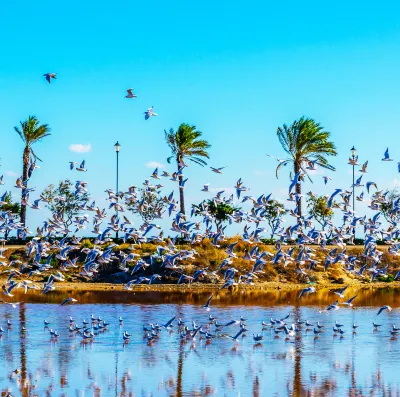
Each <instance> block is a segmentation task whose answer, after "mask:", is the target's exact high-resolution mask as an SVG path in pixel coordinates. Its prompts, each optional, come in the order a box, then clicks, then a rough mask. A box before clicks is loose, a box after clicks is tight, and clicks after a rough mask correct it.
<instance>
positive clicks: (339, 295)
mask: <svg viewBox="0 0 400 397" xmlns="http://www.w3.org/2000/svg"><path fill="white" fill-rule="evenodd" d="M346 289H347V286H346V287H343V288H342V289H340V290H339V291H333V293H334V294H335V295H337V296H338V297H339V298H342V299H343V298H344V295H343V292H344V291H346Z"/></svg>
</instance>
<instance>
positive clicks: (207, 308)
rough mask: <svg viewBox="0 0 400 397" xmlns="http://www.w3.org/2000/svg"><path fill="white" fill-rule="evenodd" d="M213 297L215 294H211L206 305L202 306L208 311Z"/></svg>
mask: <svg viewBox="0 0 400 397" xmlns="http://www.w3.org/2000/svg"><path fill="white" fill-rule="evenodd" d="M212 297H213V296H212V295H211V296H210V297H209V298H208V299H207V302H206V304H205V305H204V306H202V308H204V309H206V311H207V312H209V311H210V302H211V299H212Z"/></svg>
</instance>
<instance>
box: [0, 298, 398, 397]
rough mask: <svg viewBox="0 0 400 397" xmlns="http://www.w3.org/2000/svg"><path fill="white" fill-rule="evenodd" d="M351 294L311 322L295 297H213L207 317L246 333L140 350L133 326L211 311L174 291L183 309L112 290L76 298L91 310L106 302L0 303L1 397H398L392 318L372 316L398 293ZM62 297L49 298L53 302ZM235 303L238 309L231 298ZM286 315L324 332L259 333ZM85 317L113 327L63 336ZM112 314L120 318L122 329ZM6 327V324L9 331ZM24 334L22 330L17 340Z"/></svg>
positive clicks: (172, 337) (143, 345)
mask: <svg viewBox="0 0 400 397" xmlns="http://www.w3.org/2000/svg"><path fill="white" fill-rule="evenodd" d="M358 293H359V296H358V297H357V301H358V303H359V305H358V306H356V307H355V308H354V309H347V308H342V309H340V310H338V311H336V312H333V313H329V314H321V313H319V311H318V308H317V307H315V306H298V305H293V304H291V302H296V303H298V301H297V300H295V299H294V297H295V295H294V293H282V292H279V291H277V292H276V293H271V292H268V293H263V294H260V295H261V297H257V296H256V294H253V293H250V294H249V293H246V294H241V295H240V296H237V294H235V295H232V294H230V293H227V294H226V293H225V294H224V295H222V294H221V295H220V298H219V299H216V301H215V302H214V301H213V303H214V305H213V307H212V310H211V313H212V314H213V316H215V317H216V318H217V319H218V321H220V322H225V321H228V320H231V319H239V317H240V316H241V315H243V316H244V317H246V318H247V321H246V324H247V328H248V330H249V331H248V332H247V336H246V337H244V338H243V339H240V340H239V343H238V344H237V345H235V344H234V343H233V341H232V340H230V339H228V338H224V337H220V338H217V339H214V340H212V341H211V342H209V341H206V340H203V339H198V340H196V341H195V342H192V341H181V340H180V339H179V336H178V333H177V332H176V329H175V331H174V332H168V331H166V330H163V331H162V333H161V338H160V340H158V341H156V342H155V343H153V344H151V345H149V344H148V343H147V341H146V340H145V338H144V337H143V330H142V326H143V324H147V323H148V322H159V323H164V322H165V321H167V320H168V319H169V318H171V317H172V316H174V315H177V316H178V317H182V318H183V319H184V320H185V323H186V324H187V325H188V326H191V321H192V320H195V321H196V322H197V323H198V324H205V323H207V322H208V313H207V312H205V311H203V309H201V307H200V303H203V302H204V299H203V298H204V296H200V297H199V296H196V297H195V296H192V298H191V299H192V302H193V300H195V302H197V303H195V304H188V303H186V302H188V300H187V299H183V297H184V296H185V295H184V294H179V296H180V299H182V303H184V304H182V303H179V302H176V301H175V303H167V304H165V303H160V301H162V299H163V298H164V297H165V295H164V296H163V295H162V293H158V294H156V296H154V297H153V300H152V301H151V304H144V303H133V304H114V303H112V302H111V303H110V300H111V301H112V299H113V298H111V296H110V295H109V293H104V292H102V293H95V294H94V293H91V294H84V295H82V296H79V300H80V302H88V301H89V302H94V300H95V297H97V298H98V299H100V300H101V301H102V302H109V303H102V304H94V303H87V304H84V303H81V304H79V305H74V306H66V307H60V306H58V305H52V304H43V303H24V304H21V305H20V306H19V307H18V308H17V309H12V307H10V306H9V305H0V326H2V327H3V328H4V333H3V335H2V336H1V337H0V391H1V396H6V395H7V393H8V392H9V393H11V395H12V396H66V397H67V396H68V397H69V396H268V395H278V396H282V395H290V396H322V395H324V396H345V395H348V396H361V395H367V394H368V395H399V394H400V380H399V378H398V375H397V368H398V365H399V361H400V354H399V353H400V341H399V340H398V338H397V337H396V336H394V337H392V335H391V334H390V329H391V327H392V324H396V322H397V321H398V315H397V312H398V310H396V309H395V310H393V311H392V312H390V313H383V314H382V315H380V316H379V317H378V318H377V317H376V313H377V308H376V307H372V306H373V305H377V306H380V305H381V304H390V305H391V306H393V307H396V302H397V301H398V300H399V299H400V293H398V292H397V291H390V290H386V291H385V290H378V291H375V292H373V293H371V291H367V290H365V291H364V290H363V291H358ZM122 294H123V295H128V296H129V299H139V300H141V299H144V297H143V296H142V295H141V293H137V294H136V295H135V296H134V297H132V296H131V294H126V293H125V294H124V293H122ZM295 294H296V295H297V292H296V293H295ZM61 295H62V294H61ZM61 295H57V294H55V295H49V296H48V297H47V298H51V297H53V298H51V299H54V301H55V302H59V301H60V299H61V298H62V296H61ZM173 295H174V296H175V299H176V298H177V297H176V295H175V294H173ZM186 295H189V294H186ZM348 295H349V296H351V295H352V291H349V293H348ZM207 296H208V294H206V295H205V297H207ZM236 296H237V300H236V301H232V302H230V301H229V300H233V299H234V298H236ZM332 297H333V299H332ZM167 299H171V300H172V298H171V297H169V298H167ZM334 299H335V295H333V294H332V293H329V292H326V291H325V292H324V293H322V294H315V296H313V295H310V296H309V297H307V298H306V299H304V303H306V302H311V303H312V305H320V306H322V307H324V306H325V305H326V303H328V302H330V301H332V300H334ZM197 300H198V301H197ZM285 301H286V305H285ZM278 302H279V303H278ZM288 302H289V303H288ZM397 306H399V305H397ZM288 313H290V314H291V317H290V319H289V320H288V321H289V323H292V322H297V321H300V320H301V321H304V320H306V319H307V320H308V321H309V322H311V323H316V322H317V321H320V322H321V323H322V324H323V325H325V332H324V333H323V334H321V335H320V336H319V337H317V338H316V337H315V335H314V332H313V330H312V328H310V329H309V330H307V329H306V327H305V326H304V325H303V327H302V329H301V331H300V332H298V333H297V334H296V337H295V338H292V339H291V340H286V339H285V337H284V336H283V335H282V334H276V333H275V331H274V330H272V329H270V328H267V329H264V330H263V331H262V327H261V321H263V320H264V321H269V319H270V318H271V317H272V318H282V317H284V316H285V315H286V314H288ZM92 314H93V315H94V316H96V317H97V316H101V317H102V318H103V319H105V320H106V321H108V322H110V323H111V325H110V327H109V329H108V330H106V331H99V332H96V336H95V339H94V340H93V341H86V342H84V341H83V340H82V337H80V336H79V335H76V334H75V333H71V332H69V329H68V328H69V318H70V317H73V318H74V319H75V320H76V321H77V323H78V324H79V325H81V324H82V321H83V320H84V319H86V320H89V319H90V317H91V315H92ZM119 316H121V317H123V319H124V324H123V325H122V326H120V325H119V323H118V318H119ZM44 319H47V320H48V321H50V325H49V327H50V328H53V329H54V330H56V331H58V332H59V333H60V337H59V339H58V340H50V335H49V330H48V329H45V328H44V324H43V321H44ZM7 320H10V322H11V323H12V326H11V327H7ZM336 320H337V321H339V322H341V323H342V324H344V327H343V329H344V330H345V331H346V333H345V334H344V336H343V337H340V336H334V335H333V332H332V325H333V324H334V322H335V321H336ZM373 321H375V322H379V323H380V324H382V327H381V329H380V330H379V331H376V330H374V327H373V326H372V322H373ZM353 323H357V324H358V325H359V328H358V330H357V334H353V333H352V325H353ZM397 325H398V326H400V321H399V322H398V323H397ZM23 327H25V328H26V331H21V329H22V328H23ZM236 330H237V326H232V328H229V329H228V330H227V331H228V333H229V334H234V333H235V331H236ZM124 331H128V332H129V333H130V334H132V337H131V340H130V341H129V342H128V343H123V338H122V334H123V332H124ZM253 332H254V333H257V332H263V335H264V340H263V341H262V343H258V344H254V342H253V340H252V337H251V335H252V333H253ZM16 370H17V371H16Z"/></svg>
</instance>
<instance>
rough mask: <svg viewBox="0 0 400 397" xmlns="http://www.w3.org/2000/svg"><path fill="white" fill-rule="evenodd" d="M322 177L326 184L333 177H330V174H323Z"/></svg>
mask: <svg viewBox="0 0 400 397" xmlns="http://www.w3.org/2000/svg"><path fill="white" fill-rule="evenodd" d="M322 178H323V180H324V182H325V185H326V184H327V183H328V181H331V180H332V178H331V177H329V176H323V177H322Z"/></svg>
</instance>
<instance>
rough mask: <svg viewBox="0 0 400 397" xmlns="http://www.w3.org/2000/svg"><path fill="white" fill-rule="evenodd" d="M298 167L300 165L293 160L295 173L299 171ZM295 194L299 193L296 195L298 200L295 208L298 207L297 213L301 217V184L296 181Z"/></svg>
mask: <svg viewBox="0 0 400 397" xmlns="http://www.w3.org/2000/svg"><path fill="white" fill-rule="evenodd" d="M300 169H301V165H300V164H299V163H298V162H297V161H295V162H294V173H295V174H297V173H298V172H299V171H300ZM296 194H297V195H299V196H298V197H299V201H298V204H297V208H298V212H297V215H299V216H300V217H301V216H302V211H301V209H302V201H301V196H300V195H301V184H300V183H296Z"/></svg>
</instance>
